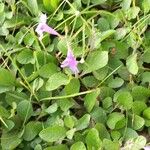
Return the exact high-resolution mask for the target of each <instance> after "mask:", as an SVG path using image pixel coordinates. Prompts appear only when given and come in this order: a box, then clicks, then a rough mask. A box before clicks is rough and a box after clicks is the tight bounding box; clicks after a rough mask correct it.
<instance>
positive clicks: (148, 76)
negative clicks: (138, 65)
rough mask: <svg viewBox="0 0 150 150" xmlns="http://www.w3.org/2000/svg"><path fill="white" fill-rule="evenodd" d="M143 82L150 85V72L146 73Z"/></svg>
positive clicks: (143, 75)
mask: <svg viewBox="0 0 150 150" xmlns="http://www.w3.org/2000/svg"><path fill="white" fill-rule="evenodd" d="M142 82H143V83H146V82H148V83H150V72H147V71H146V72H144V73H143V74H142Z"/></svg>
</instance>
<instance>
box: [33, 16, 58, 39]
mask: <svg viewBox="0 0 150 150" xmlns="http://www.w3.org/2000/svg"><path fill="white" fill-rule="evenodd" d="M46 20H47V17H46V15H45V14H42V15H41V16H40V21H39V24H38V26H37V28H36V30H35V31H36V32H37V33H38V35H39V39H40V40H42V38H43V32H47V33H49V34H53V35H57V36H58V35H59V33H58V32H57V31H55V30H54V29H53V28H51V27H50V26H48V25H47V24H46Z"/></svg>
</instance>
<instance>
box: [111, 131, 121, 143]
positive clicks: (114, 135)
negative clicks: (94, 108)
mask: <svg viewBox="0 0 150 150" xmlns="http://www.w3.org/2000/svg"><path fill="white" fill-rule="evenodd" d="M111 137H112V139H113V140H114V141H117V140H119V139H120V138H121V133H120V132H119V131H115V130H113V131H111Z"/></svg>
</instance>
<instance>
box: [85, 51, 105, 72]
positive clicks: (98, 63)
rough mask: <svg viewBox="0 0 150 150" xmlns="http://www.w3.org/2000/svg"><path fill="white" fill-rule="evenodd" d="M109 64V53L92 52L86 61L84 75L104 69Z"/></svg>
mask: <svg viewBox="0 0 150 150" xmlns="http://www.w3.org/2000/svg"><path fill="white" fill-rule="evenodd" d="M107 63H108V52H107V51H98V50H97V51H93V52H91V53H90V54H89V55H88V56H87V59H86V61H85V65H84V68H83V71H84V73H89V72H92V71H95V70H98V69H100V68H103V67H104V66H106V65H107Z"/></svg>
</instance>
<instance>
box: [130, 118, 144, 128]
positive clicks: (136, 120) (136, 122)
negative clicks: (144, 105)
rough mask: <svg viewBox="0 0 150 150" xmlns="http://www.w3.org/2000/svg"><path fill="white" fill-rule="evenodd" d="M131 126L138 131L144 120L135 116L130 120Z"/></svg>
mask: <svg viewBox="0 0 150 150" xmlns="http://www.w3.org/2000/svg"><path fill="white" fill-rule="evenodd" d="M132 124H133V129H134V130H139V129H141V128H142V127H143V126H144V124H145V120H144V119H143V118H142V117H140V116H138V115H135V116H134V117H133V119H132Z"/></svg>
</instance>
